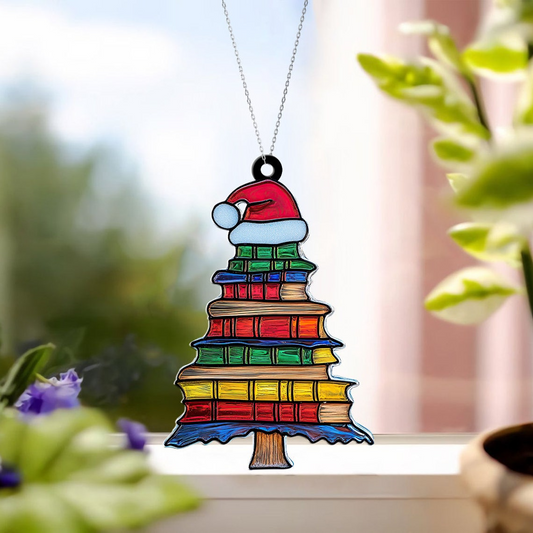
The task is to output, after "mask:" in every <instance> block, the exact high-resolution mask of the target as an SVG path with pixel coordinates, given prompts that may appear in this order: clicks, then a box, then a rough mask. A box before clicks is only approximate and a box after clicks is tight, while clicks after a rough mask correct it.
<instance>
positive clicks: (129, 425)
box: [117, 418, 146, 452]
mask: <svg viewBox="0 0 533 533" xmlns="http://www.w3.org/2000/svg"><path fill="white" fill-rule="evenodd" d="M117 425H118V427H119V428H120V430H121V431H122V432H124V433H125V434H126V438H127V439H128V448H129V449H130V450H138V451H141V452H142V451H143V450H144V447H145V446H146V436H145V434H146V426H144V425H143V424H141V423H139V422H134V421H133V420H129V419H128V418H120V419H119V420H118V422H117Z"/></svg>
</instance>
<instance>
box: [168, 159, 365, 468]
mask: <svg viewBox="0 0 533 533" xmlns="http://www.w3.org/2000/svg"><path fill="white" fill-rule="evenodd" d="M269 157H271V156H269ZM256 166H257V165H255V166H254V177H256V181H253V182H251V183H247V184H245V185H243V186H242V187H239V188H238V189H236V190H235V191H233V192H232V193H231V194H230V195H229V196H228V198H227V199H226V201H225V202H221V203H220V204H217V205H216V206H215V208H214V210H213V220H214V221H215V223H216V224H217V225H218V226H219V227H221V228H223V229H226V230H229V235H228V238H229V240H230V242H231V243H232V244H233V245H234V246H235V256H234V257H233V258H231V259H230V260H229V262H228V266H227V268H226V269H225V270H220V271H218V272H216V273H215V274H214V276H213V283H215V284H217V285H219V286H220V287H221V297H220V298H219V299H216V300H214V301H212V302H211V303H210V304H209V305H208V306H207V314H208V319H209V327H208V331H207V333H206V335H205V336H204V337H203V338H202V339H198V340H196V341H194V342H193V343H191V345H192V346H193V347H194V348H195V349H196V352H197V356H196V359H195V360H194V361H193V362H192V363H191V364H190V365H187V366H185V367H184V368H182V369H181V370H180V372H179V373H178V376H177V379H176V385H177V386H178V387H179V388H180V389H181V390H182V392H183V397H184V400H183V402H184V405H185V412H184V414H183V415H182V416H181V418H180V419H179V420H178V421H177V425H176V428H175V429H174V432H173V433H172V434H171V435H170V437H169V438H168V439H167V441H166V443H165V444H166V446H171V447H175V448H180V447H183V446H188V445H189V444H193V443H195V442H199V441H200V442H204V443H208V442H209V441H212V440H217V441H219V442H221V443H226V442H228V441H229V440H230V439H232V438H234V437H244V436H246V435H249V434H250V433H253V434H254V445H255V448H254V454H253V457H252V462H251V463H250V468H251V469H256V468H289V467H290V466H292V462H291V461H290V459H289V458H288V456H287V452H286V448H285V438H286V437H292V436H296V435H300V436H304V437H306V438H307V439H309V440H310V441H311V442H316V441H318V440H320V439H325V440H326V441H327V442H329V443H330V444H334V443H336V442H342V443H348V442H351V441H355V442H367V443H368V444H373V442H374V441H373V437H372V434H371V433H370V431H369V430H368V429H366V428H365V427H363V426H362V425H360V424H358V423H357V422H355V421H354V420H352V418H351V415H350V407H351V405H352V399H351V395H350V389H351V388H352V387H354V386H356V385H357V382H356V381H353V380H348V379H343V378H338V377H332V376H331V367H332V366H333V365H336V364H338V362H339V360H338V358H337V356H336V354H335V352H334V350H335V348H338V347H340V346H342V344H341V343H340V342H339V341H337V340H335V339H333V338H332V337H330V336H329V334H328V333H327V330H326V326H325V320H326V317H327V315H328V314H330V313H331V308H330V307H329V306H328V305H326V304H323V303H321V302H316V301H313V300H312V299H311V298H310V296H309V293H308V291H307V287H308V285H309V282H310V279H309V278H310V275H311V274H312V273H313V272H314V271H315V270H316V266H315V265H314V264H313V263H311V262H310V261H308V260H307V259H306V258H305V257H304V256H303V254H302V252H301V250H300V244H301V242H302V241H304V240H305V239H306V237H307V233H308V229H307V224H306V222H305V221H304V220H303V219H302V217H301V214H300V210H299V208H298V205H297V203H296V201H295V199H294V197H293V196H292V194H291V193H290V191H289V190H288V189H287V188H286V187H284V186H283V185H281V184H280V183H278V181H277V180H278V179H279V177H280V175H281V172H278V174H277V175H276V176H272V177H271V178H270V179H266V178H264V177H260V176H258V175H257V173H256V171H255V168H256ZM276 168H278V167H276ZM279 168H281V165H279ZM243 201H244V202H246V209H245V210H244V213H243V214H241V212H240V211H239V209H238V208H237V207H236V205H235V204H237V203H238V202H243Z"/></svg>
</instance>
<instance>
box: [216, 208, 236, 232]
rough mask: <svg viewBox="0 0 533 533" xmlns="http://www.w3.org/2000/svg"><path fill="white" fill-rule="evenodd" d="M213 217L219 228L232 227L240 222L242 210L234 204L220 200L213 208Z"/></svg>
mask: <svg viewBox="0 0 533 533" xmlns="http://www.w3.org/2000/svg"><path fill="white" fill-rule="evenodd" d="M212 217H213V220H214V221H215V224H216V225H217V226H218V227H219V228H223V229H232V228H234V227H235V226H236V225H237V224H238V223H239V220H240V212H239V210H238V209H237V208H236V207H235V206H234V205H231V204H230V203H228V202H220V203H219V204H217V205H215V207H214V208H213V213H212Z"/></svg>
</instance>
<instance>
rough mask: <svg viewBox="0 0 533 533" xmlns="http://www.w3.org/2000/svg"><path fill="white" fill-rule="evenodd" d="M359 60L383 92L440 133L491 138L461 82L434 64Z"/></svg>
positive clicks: (364, 57)
mask: <svg viewBox="0 0 533 533" xmlns="http://www.w3.org/2000/svg"><path fill="white" fill-rule="evenodd" d="M357 58H358V61H359V63H360V65H361V67H362V68H363V69H364V70H365V71H366V72H367V73H368V74H369V75H370V76H372V78H373V79H374V81H375V82H376V84H377V86H378V87H379V88H380V89H381V90H382V91H383V92H385V93H387V94H388V95H390V96H392V97H393V98H396V99H398V100H401V101H403V102H405V103H407V104H409V105H412V106H415V107H417V108H419V109H420V110H422V111H423V112H424V113H425V114H426V116H427V117H428V118H429V119H430V120H431V121H432V123H433V124H434V125H435V127H437V128H438V129H440V130H443V131H447V130H449V129H452V130H453V131H454V132H455V133H456V134H468V135H474V136H477V137H479V138H483V139H487V138H489V136H490V134H489V132H488V131H487V130H486V128H485V127H484V126H483V125H482V124H481V123H480V122H479V117H478V115H477V110H476V108H475V106H474V104H473V103H472V102H471V101H470V100H469V99H468V97H467V96H466V95H465V94H464V91H463V90H462V88H461V87H460V86H459V84H458V83H457V80H453V78H452V77H451V76H450V75H449V74H448V73H446V72H445V71H444V70H442V69H439V67H438V66H437V65H436V64H435V63H434V62H432V61H431V60H429V59H423V62H422V63H421V64H414V63H405V62H403V61H401V60H399V59H396V58H389V57H378V56H373V55H369V54H359V55H358V56H357Z"/></svg>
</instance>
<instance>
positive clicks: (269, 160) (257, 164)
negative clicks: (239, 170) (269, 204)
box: [252, 155, 283, 181]
mask: <svg viewBox="0 0 533 533" xmlns="http://www.w3.org/2000/svg"><path fill="white" fill-rule="evenodd" d="M282 173H283V167H282V166H281V162H280V160H279V159H278V158H277V157H274V156H273V155H265V156H264V158H263V156H259V157H258V158H257V159H256V160H255V161H254V162H253V165H252V175H253V177H254V178H255V180H256V181H262V180H274V181H278V180H279V179H280V178H281V174H282Z"/></svg>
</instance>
